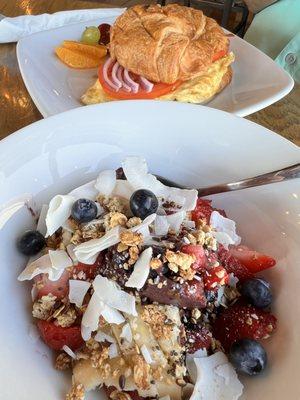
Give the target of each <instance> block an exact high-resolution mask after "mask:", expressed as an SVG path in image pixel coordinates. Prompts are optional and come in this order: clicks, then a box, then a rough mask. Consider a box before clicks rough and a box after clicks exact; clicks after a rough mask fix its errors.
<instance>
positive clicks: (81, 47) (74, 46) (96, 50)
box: [63, 40, 107, 58]
mask: <svg viewBox="0 0 300 400" xmlns="http://www.w3.org/2000/svg"><path fill="white" fill-rule="evenodd" d="M63 47H65V48H66V49H70V50H76V51H79V52H82V53H84V54H87V55H90V56H92V57H97V58H102V57H105V56H106V53H107V49H106V47H105V46H103V45H102V44H96V45H91V44H85V43H81V42H74V41H71V40H64V42H63Z"/></svg>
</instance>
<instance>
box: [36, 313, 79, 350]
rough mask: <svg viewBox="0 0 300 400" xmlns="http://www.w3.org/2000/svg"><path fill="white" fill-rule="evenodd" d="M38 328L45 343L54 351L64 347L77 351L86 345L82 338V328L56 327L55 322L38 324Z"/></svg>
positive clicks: (40, 321)
mask: <svg viewBox="0 0 300 400" xmlns="http://www.w3.org/2000/svg"><path fill="white" fill-rule="evenodd" d="M37 327H38V329H39V331H40V332H41V337H42V339H43V341H44V342H45V343H46V344H47V345H48V346H49V347H51V349H54V350H61V349H62V347H63V346H65V345H66V346H69V347H70V348H71V349H72V350H77V349H78V348H79V347H81V346H82V345H83V343H84V340H83V339H82V337H81V332H80V326H70V327H68V328H63V327H61V326H56V325H55V324H54V322H49V321H42V320H39V321H38V322H37Z"/></svg>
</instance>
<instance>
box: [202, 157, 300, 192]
mask: <svg viewBox="0 0 300 400" xmlns="http://www.w3.org/2000/svg"><path fill="white" fill-rule="evenodd" d="M293 178H300V163H298V164H295V165H291V166H289V167H286V168H283V169H279V170H277V171H273V172H268V173H266V174H262V175H258V176H255V177H253V178H247V179H243V180H241V181H238V182H231V183H224V184H220V185H215V186H210V187H206V188H200V189H198V193H199V196H207V195H209V194H217V193H224V192H230V191H233V190H241V189H246V188H250V187H254V186H261V185H267V184H269V183H275V182H282V181H285V180H288V179H293Z"/></svg>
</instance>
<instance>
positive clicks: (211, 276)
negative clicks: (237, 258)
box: [203, 266, 229, 290]
mask: <svg viewBox="0 0 300 400" xmlns="http://www.w3.org/2000/svg"><path fill="white" fill-rule="evenodd" d="M203 281H204V288H205V290H217V289H218V286H219V285H221V286H224V285H226V284H227V283H228V281H229V276H228V274H227V271H226V269H225V268H223V267H221V266H217V267H212V268H210V269H209V270H207V271H205V272H204V274H203Z"/></svg>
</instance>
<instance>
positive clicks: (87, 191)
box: [68, 179, 98, 201]
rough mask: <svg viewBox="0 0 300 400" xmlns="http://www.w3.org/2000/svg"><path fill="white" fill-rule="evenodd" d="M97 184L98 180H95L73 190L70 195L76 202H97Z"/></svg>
mask: <svg viewBox="0 0 300 400" xmlns="http://www.w3.org/2000/svg"><path fill="white" fill-rule="evenodd" d="M95 183H96V180H95V179H94V180H93V181H90V182H88V183H85V184H84V185H81V186H79V187H77V188H76V189H73V190H72V191H71V192H70V193H68V195H69V196H72V197H74V201H76V200H79V199H89V200H95V199H96V198H97V196H98V190H97V189H96V188H95Z"/></svg>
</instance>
